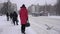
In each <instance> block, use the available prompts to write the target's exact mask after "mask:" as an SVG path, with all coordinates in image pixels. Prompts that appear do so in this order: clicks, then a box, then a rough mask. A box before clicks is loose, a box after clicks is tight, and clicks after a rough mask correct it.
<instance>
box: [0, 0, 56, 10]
mask: <svg viewBox="0 0 60 34" xmlns="http://www.w3.org/2000/svg"><path fill="white" fill-rule="evenodd" d="M6 1H7V0H0V3H1V2H6ZM10 1H11V2H12V3H16V4H17V8H18V9H19V8H20V7H21V5H22V4H25V5H26V7H28V6H30V5H31V4H35V5H36V4H38V3H39V5H45V4H46V3H47V4H52V5H54V4H56V2H57V0H10Z"/></svg>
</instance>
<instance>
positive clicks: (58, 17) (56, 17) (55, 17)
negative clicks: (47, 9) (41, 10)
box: [48, 16, 60, 19]
mask: <svg viewBox="0 0 60 34" xmlns="http://www.w3.org/2000/svg"><path fill="white" fill-rule="evenodd" d="M48 17H49V18H54V19H60V16H48Z"/></svg>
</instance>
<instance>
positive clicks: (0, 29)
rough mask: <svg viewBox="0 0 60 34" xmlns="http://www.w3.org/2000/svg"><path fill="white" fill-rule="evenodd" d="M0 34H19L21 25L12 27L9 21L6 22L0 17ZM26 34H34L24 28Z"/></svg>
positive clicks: (4, 18)
mask: <svg viewBox="0 0 60 34" xmlns="http://www.w3.org/2000/svg"><path fill="white" fill-rule="evenodd" d="M0 34H21V25H20V23H19V25H15V26H14V25H13V24H12V23H11V21H6V17H5V16H0ZM26 34H36V32H35V31H34V30H33V29H32V28H31V27H28V28H26Z"/></svg>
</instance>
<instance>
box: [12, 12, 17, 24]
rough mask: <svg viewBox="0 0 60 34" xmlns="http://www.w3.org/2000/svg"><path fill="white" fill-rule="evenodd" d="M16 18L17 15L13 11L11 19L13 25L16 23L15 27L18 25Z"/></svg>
mask: <svg viewBox="0 0 60 34" xmlns="http://www.w3.org/2000/svg"><path fill="white" fill-rule="evenodd" d="M17 18H18V14H17V13H16V12H15V11H14V12H13V17H12V19H13V23H14V25H15V23H16V25H18V20H17Z"/></svg>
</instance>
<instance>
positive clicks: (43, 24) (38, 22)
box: [29, 15, 60, 34]
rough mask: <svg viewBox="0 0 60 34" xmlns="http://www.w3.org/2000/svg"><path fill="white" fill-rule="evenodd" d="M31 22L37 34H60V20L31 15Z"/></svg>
mask: <svg viewBox="0 0 60 34" xmlns="http://www.w3.org/2000/svg"><path fill="white" fill-rule="evenodd" d="M29 21H30V23H31V27H32V28H33V29H34V31H35V32H37V34H60V19H55V18H48V17H47V16H38V17H34V16H31V15H30V16H29Z"/></svg>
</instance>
